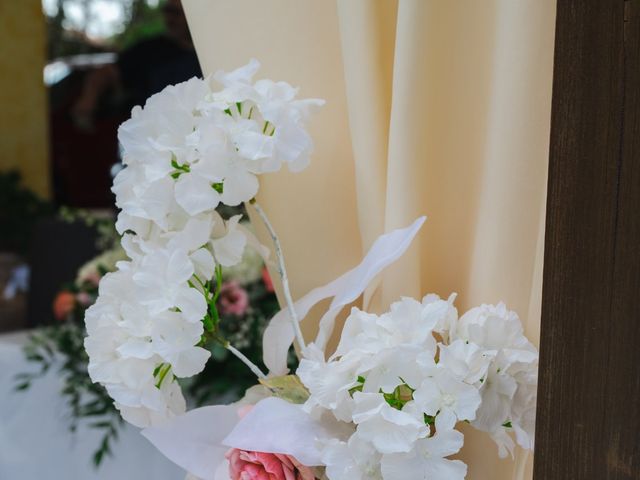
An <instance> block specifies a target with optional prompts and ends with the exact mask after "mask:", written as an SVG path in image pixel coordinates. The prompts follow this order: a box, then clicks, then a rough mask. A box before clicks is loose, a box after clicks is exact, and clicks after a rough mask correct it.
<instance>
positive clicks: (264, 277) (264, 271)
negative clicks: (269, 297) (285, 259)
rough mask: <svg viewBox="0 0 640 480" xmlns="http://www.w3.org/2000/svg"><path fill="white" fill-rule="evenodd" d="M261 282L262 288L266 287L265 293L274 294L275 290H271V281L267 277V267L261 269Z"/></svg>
mask: <svg viewBox="0 0 640 480" xmlns="http://www.w3.org/2000/svg"><path fill="white" fill-rule="evenodd" d="M262 281H263V282H264V286H265V287H266V289H267V292H269V293H273V292H275V288H273V280H271V275H269V270H267V267H264V268H263V269H262Z"/></svg>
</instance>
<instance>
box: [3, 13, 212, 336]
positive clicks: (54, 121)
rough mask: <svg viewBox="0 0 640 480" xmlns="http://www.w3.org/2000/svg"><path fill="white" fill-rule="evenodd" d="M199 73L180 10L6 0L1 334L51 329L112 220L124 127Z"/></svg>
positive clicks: (4, 26)
mask: <svg viewBox="0 0 640 480" xmlns="http://www.w3.org/2000/svg"><path fill="white" fill-rule="evenodd" d="M195 75H198V76H200V75H201V72H200V67H199V64H198V60H197V57H196V54H195V51H194V49H193V44H192V42H191V37H190V35H189V30H188V26H187V23H186V19H185V17H184V13H183V11H182V8H181V5H180V2H179V1H176V0H167V1H159V0H41V1H40V0H20V1H18V2H16V1H13V0H0V102H1V104H2V106H3V108H2V109H0V152H1V153H0V331H8V330H15V329H23V328H27V327H34V326H37V325H39V324H42V323H47V322H52V321H54V318H53V310H52V308H51V305H52V304H53V301H54V299H55V295H56V293H57V292H58V291H59V289H60V287H61V284H62V282H66V281H71V280H73V279H74V276H75V272H76V271H77V269H78V268H79V266H80V265H82V264H83V262H85V261H87V260H88V259H90V258H92V257H93V256H95V255H96V254H97V253H98V251H97V248H96V245H95V243H96V231H95V230H96V228H95V225H92V224H94V223H96V222H95V221H94V218H93V217H95V218H98V219H104V218H111V217H112V216H113V209H114V198H113V195H112V193H111V191H110V187H111V183H112V176H113V175H114V174H115V173H116V172H117V170H118V168H119V163H120V159H119V152H118V142H117V128H118V125H119V124H120V123H122V121H124V120H125V119H126V118H127V117H128V116H129V115H130V111H131V108H132V107H133V106H134V105H138V104H143V103H144V100H145V99H146V98H147V97H148V96H150V95H151V94H153V93H156V92H158V91H160V90H162V89H163V88H164V87H165V86H166V85H168V84H171V83H177V82H180V81H183V80H187V79H188V78H191V77H193V76H195ZM61 212H62V214H63V215H61ZM61 217H64V218H61ZM78 217H82V218H78ZM89 217H91V218H89ZM82 219H84V220H82ZM29 297H30V298H29Z"/></svg>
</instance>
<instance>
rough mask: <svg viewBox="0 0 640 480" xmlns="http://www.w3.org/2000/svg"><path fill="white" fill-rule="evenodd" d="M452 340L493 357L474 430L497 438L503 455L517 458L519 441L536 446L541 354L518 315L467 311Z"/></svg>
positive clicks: (497, 309) (497, 308)
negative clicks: (514, 455) (457, 340)
mask: <svg viewBox="0 0 640 480" xmlns="http://www.w3.org/2000/svg"><path fill="white" fill-rule="evenodd" d="M451 337H452V338H453V339H459V340H462V341H464V342H465V343H468V344H470V345H475V346H477V347H479V348H480V349H482V350H483V351H484V354H485V355H486V356H489V357H491V362H490V364H489V367H488V370H487V374H486V375H485V376H484V377H483V378H482V379H481V384H480V385H479V391H480V394H481V396H482V404H481V406H480V408H479V409H478V413H477V418H476V419H475V420H474V421H473V422H471V423H472V425H473V426H474V427H476V428H477V429H479V430H482V431H485V432H487V433H489V434H490V435H491V437H492V438H493V439H494V441H495V442H496V443H497V445H498V447H499V454H500V456H501V457H505V456H507V454H509V453H510V454H511V455H513V448H514V442H513V439H512V438H511V436H510V435H509V432H510V431H513V432H514V433H515V437H516V441H517V443H518V444H519V445H520V446H521V447H523V448H527V449H532V448H533V439H534V433H535V432H534V428H535V405H536V391H537V389H536V387H537V383H538V351H537V350H536V348H535V347H534V346H533V345H532V344H531V342H529V340H528V339H527V338H526V337H525V335H524V332H523V329H522V323H521V322H520V319H519V317H518V315H517V314H516V313H515V312H513V311H510V310H508V309H507V307H506V305H504V304H503V303H499V304H498V305H481V306H479V307H476V308H473V309H471V310H469V311H468V312H467V313H465V314H464V315H463V316H462V317H461V318H460V319H459V320H458V321H457V322H456V325H455V326H454V327H453V328H452V329H451Z"/></svg>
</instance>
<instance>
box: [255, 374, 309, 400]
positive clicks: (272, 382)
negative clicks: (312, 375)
mask: <svg viewBox="0 0 640 480" xmlns="http://www.w3.org/2000/svg"><path fill="white" fill-rule="evenodd" d="M260 383H261V384H262V385H264V386H265V387H267V388H268V389H269V390H271V392H272V393H273V395H274V396H275V397H278V398H281V399H283V400H286V401H287V402H290V403H296V404H301V403H304V402H306V401H307V399H308V398H309V390H307V387H305V386H304V385H303V383H302V382H301V381H300V379H299V378H298V377H297V376H296V375H284V376H281V377H273V378H262V379H260Z"/></svg>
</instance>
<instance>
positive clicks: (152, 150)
mask: <svg viewBox="0 0 640 480" xmlns="http://www.w3.org/2000/svg"><path fill="white" fill-rule="evenodd" d="M257 68H258V64H257V62H255V61H251V62H250V63H249V64H248V65H246V66H245V67H242V68H240V69H238V70H235V71H233V72H231V73H224V72H219V73H217V74H215V75H214V76H213V78H212V79H206V80H198V79H192V80H190V81H188V82H185V83H183V84H179V85H176V86H174V87H168V88H167V89H165V90H164V91H163V92H161V93H159V94H157V95H154V96H153V97H151V98H150V99H149V100H148V101H147V103H146V105H145V106H144V109H142V108H136V109H134V111H133V113H132V118H131V120H129V121H127V122H125V123H124V124H123V126H122V127H121V129H120V138H121V141H122V144H123V147H124V152H125V163H126V164H127V167H126V168H125V169H124V170H123V171H122V172H121V173H120V174H119V175H118V177H117V178H116V180H115V185H114V191H115V192H116V195H117V202H118V205H119V206H120V208H122V212H121V213H120V215H119V218H118V222H117V227H118V229H119V231H120V232H121V233H122V234H123V238H122V244H123V247H124V248H125V251H126V253H127V256H128V260H125V261H121V262H119V263H118V270H117V271H116V272H114V273H111V274H109V275H107V276H105V277H104V278H103V280H102V281H101V283H100V288H99V297H98V299H97V301H96V303H95V305H93V306H92V307H91V308H90V309H89V310H88V311H87V314H86V324H87V331H88V337H87V339H86V341H85V346H86V348H87V352H88V354H89V357H90V364H89V372H90V374H91V376H92V379H93V380H94V381H96V382H100V383H102V384H103V385H104V386H105V387H106V389H107V391H108V392H109V394H110V395H111V397H112V398H113V399H114V402H115V405H116V407H117V408H118V409H119V411H120V412H121V414H122V415H123V417H124V418H125V419H126V420H128V421H129V422H131V423H133V424H135V425H138V426H141V427H144V430H143V432H142V433H143V435H145V436H146V437H147V438H148V439H149V440H150V441H151V442H152V443H153V444H154V445H156V446H157V447H158V448H159V449H160V450H161V451H162V452H163V453H164V454H165V455H167V456H168V457H169V458H170V459H171V460H173V461H174V462H176V463H177V464H179V465H181V466H182V467H184V468H185V470H187V471H188V472H189V473H190V475H191V476H192V477H196V478H199V479H202V480H214V479H232V480H239V479H242V480H247V479H262V478H271V479H304V480H309V479H315V478H319V479H324V478H326V479H330V480H341V479H345V480H346V479H359V478H361V479H364V478H380V479H385V480H390V479H403V480H404V479H424V478H429V479H436V480H437V479H442V480H445V479H446V480H452V479H453V480H455V479H462V478H464V477H465V475H466V470H467V467H466V465H465V464H464V463H463V462H462V461H460V460H452V459H450V458H448V457H450V456H451V455H453V454H455V453H457V452H458V451H459V450H460V448H461V447H462V444H463V434H462V433H461V432H460V431H459V430H458V429H457V428H456V427H457V425H458V424H459V423H460V422H467V423H469V424H471V425H472V426H473V427H475V428H476V429H479V430H481V431H484V432H486V433H488V434H489V435H490V436H491V437H492V438H493V439H494V440H495V441H496V443H497V445H498V453H499V454H500V455H501V456H506V455H508V453H509V452H511V453H513V449H514V447H515V444H516V443H517V444H519V445H520V446H522V447H524V448H532V447H533V438H534V432H533V427H534V418H535V400H536V383H537V358H538V354H537V351H536V349H535V347H534V346H533V345H532V344H531V343H530V342H529V341H528V340H527V339H526V337H525V336H524V334H523V330H522V325H521V323H520V320H519V318H518V316H517V315H516V314H515V313H514V312H512V311H510V310H508V309H507V307H506V306H505V305H503V304H498V305H482V306H480V307H476V308H472V309H471V310H469V311H468V312H466V313H465V314H464V315H462V316H459V315H458V312H457V310H456V308H455V306H454V300H455V297H456V296H455V294H452V295H451V296H450V297H449V298H448V299H441V298H439V297H438V296H436V295H427V296H426V297H424V298H423V299H422V300H421V301H418V300H415V299H411V298H402V299H400V300H399V301H398V302H396V303H394V304H392V305H391V307H390V310H389V311H388V312H386V313H383V314H381V315H378V314H374V313H368V312H365V311H362V310H359V309H357V308H354V309H352V311H351V313H350V315H349V316H348V318H347V320H346V323H345V326H344V329H343V331H342V334H341V337H340V342H339V345H338V347H337V349H336V350H335V352H333V353H331V352H329V351H328V349H327V343H328V339H329V338H330V337H331V335H332V332H333V330H334V327H335V323H336V322H335V320H336V317H337V315H338V314H339V313H340V311H341V310H342V309H343V308H344V307H345V306H347V305H349V304H351V303H352V302H354V301H355V300H357V299H358V298H359V297H360V295H361V294H362V293H363V292H364V290H365V289H366V288H367V286H368V285H369V284H370V282H371V281H372V280H373V279H374V278H375V277H376V276H377V275H378V274H379V273H380V272H381V271H382V270H383V269H384V268H385V267H386V266H388V265H389V264H391V263H392V262H394V261H395V260H396V259H398V258H399V257H400V256H401V255H402V254H403V253H404V252H405V250H406V249H407V248H408V246H409V245H410V244H411V242H412V240H413V238H414V237H415V235H416V234H417V232H418V231H419V230H420V228H421V227H422V225H423V223H424V221H425V218H424V217H421V218H419V219H417V220H416V221H415V222H414V223H413V224H411V225H409V226H408V227H406V228H403V229H399V230H395V231H392V232H389V233H386V234H384V235H382V236H381V237H380V238H378V240H377V241H376V242H374V244H373V245H372V247H371V249H370V250H369V252H368V253H367V254H366V256H365V257H364V259H363V261H362V263H361V264H360V265H359V266H357V267H355V268H353V269H352V270H350V271H348V272H347V273H345V274H344V275H342V276H341V277H339V278H338V279H336V280H334V281H333V282H330V283H329V284H327V285H325V286H324V287H319V288H316V289H314V290H313V291H311V292H310V293H309V294H307V295H306V296H304V297H302V298H300V299H298V301H297V302H295V303H294V301H293V299H292V296H291V293H290V289H289V283H288V277H287V273H286V268H285V262H284V257H283V252H282V249H281V247H280V242H279V239H278V236H277V234H276V232H275V230H274V228H273V226H272V225H271V223H270V222H269V219H268V217H267V215H266V213H265V212H264V210H263V209H262V208H261V206H260V205H259V204H258V203H257V202H256V200H255V195H256V193H257V190H258V181H257V178H256V176H257V175H260V174H265V173H268V172H273V171H276V170H278V169H279V168H281V166H282V165H283V164H285V163H286V164H287V165H288V166H289V168H290V169H291V170H293V171H299V170H301V169H302V168H304V167H305V166H306V165H307V163H308V160H309V154H310V153H311V149H312V143H311V139H310V136H309V134H308V133H307V132H306V130H305V129H304V121H305V120H306V119H307V117H308V113H309V112H310V110H311V109H312V107H316V106H319V105H321V104H322V102H321V101H319V100H296V99H295V96H296V90H295V89H294V88H292V87H291V86H290V85H288V84H287V83H284V82H273V81H270V80H260V81H257V82H255V83H252V77H253V75H254V74H255V72H256V71H257ZM213 81H217V82H218V83H219V84H221V89H220V90H214V89H213V87H212V84H213ZM220 202H222V203H223V204H227V205H236V204H239V203H240V202H248V203H249V204H250V205H251V208H252V209H253V210H254V211H255V213H256V216H257V218H259V219H260V220H261V221H262V222H264V224H265V226H266V228H267V230H268V232H269V233H270V236H271V238H272V240H273V243H274V250H275V255H276V261H277V270H278V273H279V275H280V281H281V283H282V287H283V296H284V299H285V301H286V308H285V309H283V310H281V311H280V312H278V313H277V314H276V315H275V316H274V317H273V318H272V319H271V321H270V323H269V326H268V327H267V328H266V330H265V332H264V336H263V362H264V366H265V367H266V368H267V369H268V373H265V372H264V371H263V369H262V368H261V366H259V365H256V363H254V362H252V361H251V360H250V359H248V358H247V357H246V356H244V355H243V354H242V353H241V352H240V351H239V350H238V349H237V348H236V347H235V346H234V345H233V343H232V342H231V341H230V339H229V338H226V337H225V336H223V334H222V333H221V325H222V323H223V322H222V321H221V317H220V311H221V310H222V309H227V311H230V310H229V309H230V308H231V307H229V304H228V302H229V301H230V300H229V299H228V298H227V299H225V295H229V294H230V292H233V290H234V288H235V286H228V287H227V288H226V289H225V288H224V286H223V284H222V280H221V279H222V275H223V273H222V272H223V271H224V270H225V269H227V268H232V267H233V265H236V264H237V263H238V261H239V258H240V257H241V255H242V251H243V250H244V247H245V245H247V244H252V245H255V246H256V248H257V250H258V251H261V252H263V255H265V256H266V253H264V248H261V247H260V246H259V244H258V242H257V240H256V239H255V238H254V237H253V236H252V235H251V234H250V232H248V231H247V230H246V229H243V228H241V226H240V225H239V224H238V221H237V218H235V217H231V218H230V219H229V220H228V221H225V220H222V219H221V218H220V217H219V216H218V215H217V214H216V212H215V210H214V209H215V208H216V206H217V205H218V203H220ZM230 296H231V297H232V298H233V301H231V303H235V304H237V303H240V304H241V303H242V302H243V301H242V299H241V298H240V299H239V296H238V295H237V293H231V295H230ZM325 299H331V303H330V305H329V308H328V310H327V311H326V312H325V314H324V315H323V317H322V319H321V320H320V326H319V331H318V334H317V337H316V338H315V340H314V341H313V342H310V343H307V342H306V340H305V338H304V336H303V334H302V331H301V329H300V325H299V323H300V321H301V320H302V319H303V318H304V317H305V316H306V315H307V314H308V312H309V311H310V309H311V308H312V307H313V306H314V305H316V304H317V303H319V302H320V301H322V300H325ZM233 308H235V307H233ZM238 308H240V307H238ZM207 339H210V340H212V341H214V342H216V343H217V344H219V345H220V347H221V348H224V349H226V350H227V351H228V352H229V353H230V354H232V355H235V356H236V357H237V359H238V360H239V361H241V362H242V363H244V364H245V365H246V366H247V367H248V369H249V370H250V371H251V372H252V373H253V374H254V375H255V376H256V377H257V380H258V382H259V384H258V385H256V386H254V387H252V388H250V389H249V390H247V392H246V394H245V397H244V398H243V399H242V400H241V401H240V402H238V403H235V404H231V405H218V406H210V407H203V408H198V409H193V410H190V411H189V412H186V413H185V410H186V405H185V402H184V398H183V396H182V393H181V390H180V386H179V383H178V382H177V379H178V378H184V377H189V376H192V375H195V374H197V373H198V372H199V371H201V370H202V369H203V368H204V366H205V363H206V362H207V359H208V358H209V352H208V351H206V350H205V349H203V348H202V345H203V342H205V341H206V340H207ZM294 342H295V343H296V344H297V347H298V349H297V352H298V355H299V357H300V363H299V366H298V368H297V369H296V370H295V374H290V373H289V367H288V364H287V359H288V355H289V352H290V348H291V346H292V344H294Z"/></svg>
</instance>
